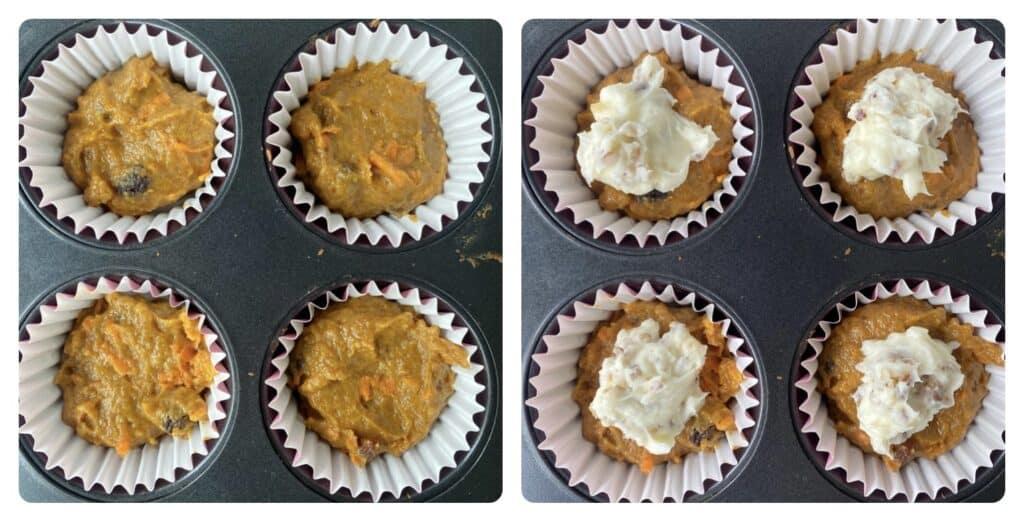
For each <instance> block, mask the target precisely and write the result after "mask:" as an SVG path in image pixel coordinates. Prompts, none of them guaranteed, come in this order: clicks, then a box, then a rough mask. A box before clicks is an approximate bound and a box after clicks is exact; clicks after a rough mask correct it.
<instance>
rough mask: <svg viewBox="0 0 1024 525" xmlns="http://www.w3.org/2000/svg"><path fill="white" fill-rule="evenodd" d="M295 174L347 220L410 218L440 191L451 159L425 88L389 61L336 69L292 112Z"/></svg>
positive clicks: (353, 63)
mask: <svg viewBox="0 0 1024 525" xmlns="http://www.w3.org/2000/svg"><path fill="white" fill-rule="evenodd" d="M289 130H290V131H291V134H292V136H293V137H295V139H296V140H297V141H298V142H299V143H300V144H301V145H302V157H301V158H298V159H296V170H297V172H298V175H299V177H301V178H302V180H303V182H305V183H306V185H308V186H309V187H310V188H311V190H312V191H313V193H315V194H316V196H317V197H319V198H320V200H321V201H323V202H324V204H326V205H327V207H328V208H330V209H332V210H334V211H336V212H338V213H340V214H342V215H344V216H345V217H355V218H361V219H365V218H371V217H376V216H378V215H381V214H383V213H391V214H394V215H406V214H408V213H409V212H411V211H412V210H414V209H415V208H416V206H419V205H420V204H423V203H424V202H427V201H428V200H430V199H432V198H433V197H434V196H436V195H438V194H439V193H441V191H442V189H443V188H444V181H445V177H446V175H447V173H448V154H447V151H446V146H445V141H444V136H442V134H441V124H440V120H439V118H438V116H437V110H436V109H435V107H434V104H433V103H432V102H430V101H429V100H427V97H426V87H425V86H424V85H423V84H422V83H416V82H413V81H412V80H409V79H408V78H405V77H403V76H401V75H396V74H395V73H392V72H391V63H390V62H388V61H384V62H379V63H374V64H364V65H362V66H358V67H357V66H356V62H355V60H353V61H352V62H351V63H349V65H348V66H347V67H344V68H341V69H338V70H336V71H335V72H334V73H332V74H331V76H330V78H328V79H326V80H322V81H320V82H317V83H316V84H314V85H313V86H312V87H311V88H310V90H309V97H308V98H307V100H306V102H305V103H304V104H302V106H301V107H299V109H298V110H296V111H295V112H294V113H293V114H292V123H291V126H290V127H289Z"/></svg>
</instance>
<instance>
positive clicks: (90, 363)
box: [54, 293, 215, 456]
mask: <svg viewBox="0 0 1024 525" xmlns="http://www.w3.org/2000/svg"><path fill="white" fill-rule="evenodd" d="M214 373H215V372H214V368H213V361H212V360H211V359H210V352H209V350H208V349H207V348H206V342H205V340H204V338H203V335H202V333H201V332H200V331H199V326H198V324H197V323H196V321H194V320H192V319H189V318H188V313H187V312H186V310H185V309H184V308H174V307H172V306H171V305H170V304H168V303H167V302H166V301H160V300H157V301H149V300H147V299H145V298H143V297H141V296H138V295H134V294H119V293H111V294H109V295H107V296H106V297H104V298H101V299H99V300H97V301H96V302H95V304H93V306H92V307H91V308H88V309H86V310H83V311H82V312H81V313H80V314H79V316H78V318H77V319H76V320H75V325H74V327H73V328H72V329H71V332H69V333H68V336H67V339H66V340H65V342H64V353H63V356H62V357H61V362H60V369H59V370H58V371H57V376H56V378H55V379H54V383H55V384H56V385H57V386H58V387H60V389H61V392H62V393H63V396H64V398H63V399H64V408H63V411H62V414H61V416H62V418H63V420H64V423H66V424H67V425H69V426H71V427H73V428H74V429H75V432H76V433H77V434H78V435H79V436H80V437H82V438H83V439H85V440H86V441H88V442H90V443H93V444H96V445H102V446H105V447H111V448H114V449H115V450H117V453H118V454H120V455H121V456H124V455H125V454H127V453H128V451H130V450H131V449H132V448H134V447H138V446H140V445H143V444H145V443H152V444H155V443H157V441H158V440H159V439H160V438H161V437H162V436H164V435H165V434H170V435H172V436H174V437H177V438H187V437H188V436H189V435H190V434H191V433H192V429H193V427H194V426H195V423H196V422H199V421H206V420H207V404H206V399H205V393H206V392H207V390H208V389H209V388H210V385H211V384H212V383H213V377H214Z"/></svg>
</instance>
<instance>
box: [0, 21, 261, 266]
mask: <svg viewBox="0 0 1024 525" xmlns="http://www.w3.org/2000/svg"><path fill="white" fill-rule="evenodd" d="M119 24H124V25H125V28H126V29H128V30H129V31H130V32H132V33H134V32H136V31H138V30H139V28H140V27H141V26H142V25H147V26H149V27H150V28H151V29H157V30H163V31H166V32H167V37H168V40H169V41H170V42H172V43H177V42H185V45H186V46H187V47H186V53H187V54H188V55H189V56H196V55H202V57H203V65H205V66H209V68H212V69H213V70H214V71H216V72H217V78H216V80H215V81H214V85H215V86H216V87H217V88H218V89H222V90H223V91H224V92H225V93H227V96H226V97H224V100H223V101H221V105H222V106H225V107H226V108H227V109H228V110H230V111H231V113H232V116H231V117H230V118H229V119H228V120H226V121H225V123H224V124H223V126H224V128H225V129H227V130H228V131H230V132H231V133H233V134H234V136H233V137H229V138H227V139H225V140H224V141H223V142H222V145H224V147H225V148H226V149H229V150H230V152H231V157H230V159H224V160H226V161H227V166H226V167H224V166H221V169H222V170H223V171H224V177H219V178H217V179H216V180H214V181H212V182H211V185H212V187H213V189H214V194H213V195H203V196H202V197H201V198H200V202H201V203H202V205H203V210H202V211H196V210H195V209H192V208H189V209H188V210H186V213H185V217H186V221H185V224H184V225H182V224H180V223H178V222H177V221H169V222H168V224H167V234H166V235H161V234H160V233H159V232H156V231H152V230H150V231H148V232H147V233H146V237H145V239H143V240H141V241H140V240H139V239H138V237H136V236H135V235H128V236H127V237H125V241H124V243H119V242H117V239H115V238H114V237H113V236H112V234H109V233H108V234H106V235H104V236H103V237H102V238H100V239H97V238H96V237H95V235H89V234H88V233H87V232H86V231H83V232H82V233H75V230H74V223H73V221H72V220H71V219H70V218H68V217H65V218H64V219H58V218H57V215H56V212H55V210H54V208H53V206H46V207H45V208H43V207H41V206H40V205H39V202H40V198H41V196H42V195H41V193H40V192H39V190H37V189H35V188H32V186H31V185H30V184H29V183H28V176H29V172H30V170H29V168H28V167H25V166H19V167H18V183H19V186H20V187H21V199H22V200H23V201H25V202H26V203H27V204H29V205H30V207H31V208H32V209H33V210H34V212H35V215H36V217H37V218H39V219H42V221H43V222H45V223H46V225H47V226H48V227H49V228H51V229H53V230H55V231H57V232H59V233H60V234H62V235H61V236H62V237H67V238H70V239H72V240H74V241H77V242H80V243H83V244H86V245H88V246H92V247H95V248H101V249H104V250H116V251H128V250H135V249H140V248H149V247H152V246H157V245H160V244H162V243H164V242H166V241H167V240H169V239H170V238H172V237H177V236H178V235H184V234H185V233H187V231H188V230H189V229H191V228H192V227H194V226H195V225H197V224H199V223H201V222H203V221H204V220H205V219H206V218H207V217H209V216H210V215H212V214H213V212H214V211H215V210H216V208H217V207H218V206H219V205H220V203H221V202H222V201H223V200H224V199H223V198H222V195H223V193H225V192H226V191H227V190H228V188H229V187H230V185H231V182H232V181H233V180H234V179H235V172H236V171H237V170H238V164H239V159H238V152H239V151H240V145H241V143H242V140H243V134H244V131H243V125H242V124H243V123H242V116H241V113H240V111H239V105H238V95H237V93H236V92H235V87H234V84H232V82H231V79H230V78H228V75H227V69H226V68H225V67H224V65H223V64H222V63H221V62H220V60H219V59H218V58H217V57H216V55H214V53H213V51H211V49H210V48H209V47H208V46H207V45H206V44H204V43H203V42H202V40H200V39H199V38H198V37H197V36H196V35H194V34H193V33H191V32H189V31H187V30H185V29H183V28H182V27H180V26H178V25H177V24H174V23H172V22H169V21H167V20H163V19H155V20H149V19H124V20H119V19H99V20H84V21H81V22H78V23H75V24H73V25H71V26H70V27H68V28H66V29H64V30H62V31H61V32H60V33H58V34H57V35H56V36H54V37H53V38H51V39H50V40H49V41H47V43H46V44H44V45H43V46H42V47H41V48H39V50H38V51H37V52H36V54H35V55H34V56H33V57H32V59H31V60H30V61H29V62H28V64H27V65H26V66H25V68H24V69H23V70H22V71H21V77H20V79H19V84H18V114H19V116H21V115H24V113H25V106H24V103H22V102H21V100H22V99H23V98H25V97H26V96H28V95H29V94H30V93H32V90H33V87H32V84H31V82H29V81H28V79H29V77H32V76H35V75H38V74H40V73H42V67H43V62H44V61H46V60H51V59H53V58H55V57H56V56H57V52H58V50H59V46H60V45H61V44H63V45H66V46H69V45H71V44H73V43H74V42H75V38H76V35H79V34H82V35H86V36H90V35H95V33H96V32H97V31H98V30H99V29H100V28H101V27H102V28H104V29H106V30H111V29H115V28H116V27H117V26H118V25H119ZM151 34H152V33H151ZM157 34H159V33H157ZM175 81H176V82H177V79H175ZM23 134H24V129H23V127H22V126H21V125H20V124H19V126H18V136H19V137H21V136H22V135H23ZM24 157H25V152H24V148H23V147H20V146H19V148H18V158H19V162H20V160H21V159H24ZM188 196H189V195H185V196H184V197H182V199H186V198H188ZM179 204H180V202H179Z"/></svg>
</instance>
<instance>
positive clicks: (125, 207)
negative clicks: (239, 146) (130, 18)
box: [62, 55, 217, 216]
mask: <svg viewBox="0 0 1024 525" xmlns="http://www.w3.org/2000/svg"><path fill="white" fill-rule="evenodd" d="M216 128H217V123H216V121H214V119H213V108H211V107H210V104H208V103H207V102H206V99H205V98H203V96H202V95H200V94H198V93H193V92H191V91H189V90H188V89H186V88H185V87H184V86H182V85H181V84H178V83H177V82H175V81H174V79H173V78H171V72H170V70H168V69H167V67H166V66H161V65H160V64H158V63H157V62H156V60H155V59H154V58H153V56H152V55H149V56H146V57H143V58H138V57H135V58H132V59H131V60H129V61H128V62H127V63H125V65H124V66H122V67H121V68H120V69H118V70H117V71H113V72H110V73H107V74H105V75H103V76H102V77H100V78H99V79H98V80H96V81H95V82H93V83H92V84H91V85H90V86H89V87H88V89H86V90H85V93H83V94H82V96H80V97H78V108H77V109H75V110H74V111H72V112H71V113H70V114H68V129H67V132H66V133H65V134H64V150H63V154H62V163H63V165H64V170H65V171H66V172H67V174H68V175H69V176H70V177H71V180H72V181H74V183H75V184H76V185H77V186H78V187H79V188H81V189H82V191H83V192H84V198H85V202H86V204H88V205H89V206H106V207H107V208H108V209H109V210H110V211H112V212H114V213H116V214H118V215H129V216H137V215H145V214H147V213H151V212H154V211H158V210H160V209H161V208H164V207H166V206H170V205H172V204H175V203H176V202H178V201H179V200H180V199H181V198H182V197H184V196H185V195H186V194H187V193H189V192H191V191H193V190H195V189H196V188H199V187H200V186H202V185H203V183H204V182H205V181H206V179H207V178H208V177H209V176H210V164H211V162H213V148H214V146H215V145H216V144H217V139H216V137H215V136H214V130H215V129H216Z"/></svg>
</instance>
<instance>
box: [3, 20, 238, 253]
mask: <svg viewBox="0 0 1024 525" xmlns="http://www.w3.org/2000/svg"><path fill="white" fill-rule="evenodd" d="M146 55H153V57H154V58H155V59H156V61H157V62H158V63H160V64H162V65H165V66H168V67H169V68H170V69H171V72H172V75H173V76H174V78H175V80H176V81H178V82H180V83H182V84H183V85H184V86H186V87H187V88H188V89H190V90H192V91H194V92H196V93H199V94H201V95H203V96H204V97H205V98H206V101H207V102H209V103H210V105H211V106H212V107H213V117H214V119H215V120H216V121H217V129H216V130H215V132H214V135H215V137H216V139H217V145H216V147H215V148H214V158H213V160H212V161H211V163H210V175H209V177H207V179H206V182H205V184H203V186H201V187H200V188H198V189H196V190H195V191H194V192H193V193H192V194H191V195H188V196H186V197H185V198H183V199H182V200H181V201H180V202H179V203H177V204H175V205H173V206H170V207H168V208H165V209H161V210H158V211H156V212H153V213H149V214H146V215H141V216H138V217H132V216H120V215H117V214H115V213H113V212H110V211H108V210H107V209H106V208H103V207H96V206H89V205H87V204H86V203H85V200H84V198H83V193H82V190H81V189H80V188H79V187H78V186H77V185H75V183H74V182H73V181H72V180H71V178H70V177H69V176H68V174H67V173H66V172H65V171H64V168H63V166H62V165H61V152H62V148H63V142H64V132H65V130H66V129H67V126H68V123H67V115H68V113H70V112H71V111H73V110H74V109H75V108H76V107H77V99H78V97H79V96H80V95H82V93H83V92H84V91H85V89H86V88H88V87H89V85H90V84H92V82H93V81H95V80H96V79H98V78H99V77H101V76H103V75H104V74H106V73H109V72H112V71H115V70H117V69H119V68H120V67H121V66H122V65H124V64H125V63H126V62H127V61H128V60H129V59H131V58H133V57H142V56H146ZM50 56H52V58H47V59H45V60H43V61H42V62H41V63H40V64H39V65H38V67H37V68H36V70H35V71H33V72H31V73H30V74H29V76H28V78H27V80H25V81H24V82H23V87H22V97H21V117H20V119H19V124H20V126H19V128H20V131H21V133H20V138H19V140H18V145H19V149H20V152H21V158H20V161H19V167H20V175H21V181H22V187H23V189H24V191H25V194H26V196H27V197H28V198H29V199H30V200H31V201H32V202H33V204H35V205H36V206H37V207H38V208H39V210H40V212H41V213H42V215H43V216H44V217H45V218H47V219H48V220H49V222H51V223H52V224H54V225H55V226H57V227H58V228H59V229H61V230H63V231H65V232H66V233H67V234H69V235H72V236H74V237H76V238H79V239H82V240H85V241H87V242H90V243H91V244H96V245H100V246H106V247H118V246H130V245H136V246H137V245H140V244H142V243H144V242H146V241H150V240H152V239H155V238H158V237H163V236H167V235H170V234H172V233H173V232H175V231H176V230H179V229H181V228H182V227H184V226H185V225H186V224H187V223H188V222H189V221H193V220H196V218H197V217H198V216H199V215H200V214H202V213H203V212H204V210H207V209H208V208H210V207H211V205H212V203H213V201H214V199H215V198H216V197H217V194H218V192H219V191H220V190H221V189H222V188H223V186H224V183H225V181H226V179H227V176H228V174H229V173H231V171H232V166H233V164H234V151H235V114H234V111H233V108H234V106H235V104H234V103H233V101H232V99H231V98H232V97H231V96H229V94H228V92H229V88H228V87H227V85H228V84H227V79H226V77H225V75H224V73H223V71H222V70H221V69H220V67H219V66H218V65H217V63H216V62H215V61H214V60H212V59H211V57H210V56H208V52H207V51H204V50H201V48H200V47H199V46H198V45H196V44H195V43H194V42H192V41H190V40H189V39H188V38H186V37H184V36H183V35H181V34H180V33H178V32H176V31H174V30H171V29H167V28H165V27H162V26H160V25H157V24H154V23H151V22H147V23H117V24H116V25H115V24H102V25H96V26H86V27H85V28H82V29H79V30H77V31H76V32H75V33H73V35H72V36H70V37H68V38H67V39H65V40H64V41H61V42H59V43H57V44H56V45H55V46H54V49H53V50H52V51H51V52H50Z"/></svg>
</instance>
